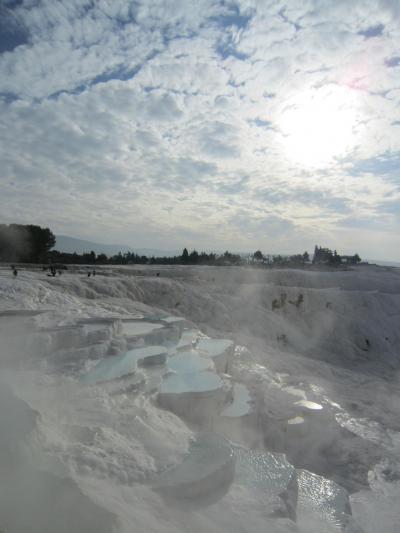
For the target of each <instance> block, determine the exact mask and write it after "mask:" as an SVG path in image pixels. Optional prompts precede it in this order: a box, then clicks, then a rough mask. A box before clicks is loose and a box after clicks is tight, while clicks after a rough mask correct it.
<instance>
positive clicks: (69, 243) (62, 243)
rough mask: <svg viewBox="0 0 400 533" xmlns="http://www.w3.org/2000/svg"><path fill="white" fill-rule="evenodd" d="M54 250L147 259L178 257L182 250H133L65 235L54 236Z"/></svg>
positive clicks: (123, 246) (123, 245)
mask: <svg viewBox="0 0 400 533" xmlns="http://www.w3.org/2000/svg"><path fill="white" fill-rule="evenodd" d="M54 249H55V250H58V251H59V252H66V253H69V254H73V253H74V252H76V253H77V254H83V253H89V252H91V251H92V250H93V252H95V253H96V254H101V253H104V254H106V255H108V256H111V255H116V254H117V253H118V252H121V253H123V254H124V253H125V252H135V254H139V255H146V256H148V257H151V256H153V255H154V256H156V257H164V256H165V257H171V256H173V255H180V254H181V253H182V250H180V251H177V250H157V249H153V248H133V247H132V246H128V245H127V244H102V243H100V242H91V241H85V240H83V239H76V238H75V237H68V236H67V235H56V244H55V246H54Z"/></svg>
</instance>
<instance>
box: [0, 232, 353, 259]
mask: <svg viewBox="0 0 400 533" xmlns="http://www.w3.org/2000/svg"><path fill="white" fill-rule="evenodd" d="M55 244H56V237H55V235H54V234H53V233H52V231H51V230H50V229H49V228H42V227H40V226H34V225H32V224H29V225H22V224H9V225H6V224H0V261H3V262H21V263H43V264H53V265H54V264H58V265H72V264H75V265H79V264H81V265H107V264H112V265H133V264H144V265H216V266H226V265H248V264H251V265H254V266H268V265H270V266H289V267H290V266H292V267H297V266H304V265H306V264H310V263H311V260H310V255H309V253H308V252H307V251H306V252H304V253H302V254H294V255H287V256H284V255H264V254H263V253H262V252H261V250H257V251H255V252H254V253H253V254H247V255H244V254H235V253H231V252H229V251H226V252H224V253H223V254H216V253H214V252H210V253H207V252H198V251H197V250H193V251H191V252H190V253H189V251H188V249H187V248H184V249H183V251H182V254H181V255H175V256H173V257H170V256H165V257H154V256H152V257H147V256H145V255H139V254H136V253H135V252H125V253H122V252H119V253H118V254H115V255H112V256H107V255H106V254H104V253H100V254H96V253H95V252H94V251H91V252H88V253H82V254H77V253H66V252H60V251H58V250H52V248H54V246H55ZM360 261H361V258H360V256H359V255H358V254H354V255H351V256H347V255H342V256H341V255H339V254H338V253H337V252H336V250H334V251H332V250H330V249H329V248H322V247H320V246H315V249H314V256H313V259H312V263H313V264H327V265H329V266H339V265H341V264H357V263H359V262H360Z"/></svg>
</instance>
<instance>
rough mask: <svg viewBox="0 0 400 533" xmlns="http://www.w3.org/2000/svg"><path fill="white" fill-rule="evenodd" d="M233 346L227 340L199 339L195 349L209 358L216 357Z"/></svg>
mask: <svg viewBox="0 0 400 533" xmlns="http://www.w3.org/2000/svg"><path fill="white" fill-rule="evenodd" d="M232 346H233V342H232V341H230V340H227V339H200V340H199V342H198V344H197V348H198V349H199V350H201V351H203V352H206V353H207V354H208V355H209V356H210V357H217V356H218V355H221V354H223V353H224V352H225V351H226V350H228V349H229V348H231V347H232Z"/></svg>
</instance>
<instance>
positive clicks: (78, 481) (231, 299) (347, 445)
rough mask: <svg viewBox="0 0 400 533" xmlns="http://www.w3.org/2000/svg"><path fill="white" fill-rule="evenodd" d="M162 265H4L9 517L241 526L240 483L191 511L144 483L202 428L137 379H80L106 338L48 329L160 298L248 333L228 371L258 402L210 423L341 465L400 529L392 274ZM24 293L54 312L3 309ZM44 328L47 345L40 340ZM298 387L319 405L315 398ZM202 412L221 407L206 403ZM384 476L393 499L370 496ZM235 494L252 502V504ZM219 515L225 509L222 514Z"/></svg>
mask: <svg viewBox="0 0 400 533" xmlns="http://www.w3.org/2000/svg"><path fill="white" fill-rule="evenodd" d="M20 242H21V243H22V242H23V237H22V238H21V241H20ZM157 271H158V272H159V271H161V276H160V277H156V276H155V270H154V271H153V270H152V269H151V268H149V269H147V270H146V271H145V272H143V271H141V272H142V273H146V274H147V275H145V276H132V275H125V273H126V269H120V270H118V269H115V270H114V273H113V274H112V275H108V276H107V277H106V276H101V273H100V275H98V276H96V278H95V279H88V278H87V276H85V275H83V274H82V275H81V274H80V273H79V271H77V272H75V273H74V274H65V275H64V276H62V277H61V278H55V279H49V278H47V277H46V276H45V275H41V274H38V273H32V274H30V273H27V274H26V279H24V280H20V279H17V280H14V279H12V277H11V273H10V272H9V271H5V270H4V271H3V272H1V273H0V289H1V291H2V296H3V299H2V301H1V304H2V308H3V313H0V372H1V375H2V376H3V379H2V380H1V381H0V530H3V531H4V532H5V533H13V532H20V531H22V532H23V531H30V532H33V533H36V532H37V533H39V532H40V533H54V532H55V531H57V532H61V533H64V531H65V532H67V531H68V532H69V533H70V532H71V531H85V532H88V533H92V532H93V533H95V532H96V533H98V532H99V533H103V532H104V533H106V532H107V533H110V532H111V531H113V528H115V529H116V530H117V531H123V532H124V533H125V531H130V530H131V529H132V523H133V522H132V520H137V521H138V523H139V524H140V526H138V528H139V530H141V529H143V530H144V529H146V528H147V529H148V528H150V529H151V528H153V529H157V530H160V531H161V530H163V531H168V530H169V529H168V528H169V526H168V524H171V523H172V524H174V531H176V530H182V531H183V530H185V528H186V529H187V528H188V524H190V529H191V531H194V532H200V531H204V530H205V529H207V528H208V529H209V530H210V531H215V532H217V531H218V532H220V531H221V528H222V526H221V524H222V523H224V524H225V526H226V528H229V530H231V531H233V532H235V531H237V530H238V529H239V528H240V527H242V526H243V527H245V525H244V524H241V525H240V524H239V523H238V524H236V523H235V520H233V519H232V518H230V517H229V514H228V513H224V512H223V510H227V509H228V507H229V506H232V505H235V502H236V504H238V501H239V500H238V501H236V500H235V498H237V493H235V490H236V491H237V490H238V489H237V487H236V488H235V487H234V489H233V491H232V493H229V492H228V493H227V494H226V495H225V497H224V498H222V499H221V500H216V501H214V502H213V504H214V505H212V506H210V507H207V506H205V505H204V506H201V505H200V504H199V502H197V503H198V508H197V509H196V513H193V514H192V515H190V518H188V517H187V514H185V511H184V510H182V508H178V507H174V506H173V505H172V504H171V505H167V504H166V503H165V502H163V501H162V500H160V498H159V497H158V496H157V495H155V494H153V493H151V492H149V491H150V489H148V487H146V484H143V481H146V480H148V479H149V477H151V476H156V475H157V474H158V473H159V472H161V471H163V470H166V469H168V468H170V467H171V465H176V464H179V462H180V461H181V460H182V457H184V454H185V452H186V451H187V449H188V448H189V444H188V443H189V440H190V437H191V436H192V431H191V430H190V429H189V428H188V427H187V426H186V425H185V423H184V422H183V421H182V420H180V419H179V418H178V417H176V416H175V415H174V414H172V413H170V412H168V411H163V410H160V409H159V408H158V406H157V405H156V404H155V402H154V400H153V398H152V397H150V396H146V395H141V394H137V393H136V392H135V391H133V389H130V388H129V386H128V385H127V386H126V387H125V388H123V390H122V392H121V390H118V388H117V387H114V386H113V385H112V384H104V385H102V386H97V387H85V388H84V387H82V386H81V385H80V384H79V382H78V381H77V379H76V378H77V370H76V369H78V371H82V366H80V367H79V366H78V363H79V362H80V361H81V359H82V361H81V362H82V364H83V365H90V364H93V362H92V361H90V360H89V357H94V358H95V359H96V358H99V357H103V356H104V354H105V353H106V350H104V351H102V350H103V348H101V349H100V348H99V349H98V351H97V352H96V353H94V352H91V353H92V355H90V352H89V351H87V352H85V350H84V349H82V347H81V346H77V347H74V345H73V342H72V338H73V331H72V330H68V329H65V330H63V331H64V335H65V337H62V336H60V337H59V339H60V338H65V339H66V344H65V345H61V344H60V343H59V342H58V344H57V343H54V344H53V345H52V344H51V342H50V341H51V333H49V332H48V331H47V332H44V331H43V329H44V328H45V327H46V329H49V326H50V330H51V327H53V328H55V327H56V326H59V325H60V324H62V327H65V326H71V325H72V326H73V325H74V324H76V322H77V320H78V319H79V318H82V316H103V317H104V316H116V315H119V314H120V315H122V316H126V315H128V314H129V313H137V314H138V313H140V312H144V313H147V314H152V313H153V314H156V311H157V312H160V310H164V311H167V312H168V313H170V314H177V313H178V312H179V314H180V315H182V316H184V317H185V318H187V319H188V320H190V321H191V322H192V323H193V327H194V324H197V325H199V326H200V328H201V329H202V331H203V332H206V333H208V334H210V335H212V336H214V337H220V338H221V337H225V338H227V339H232V340H234V341H235V343H236V344H237V345H238V346H239V347H237V349H236V350H235V352H234V354H232V356H231V362H232V364H231V366H230V367H229V369H227V370H228V373H229V374H230V376H231V378H227V377H224V378H223V379H232V380H233V381H234V382H239V383H240V384H242V385H243V386H244V387H246V388H247V390H248V391H249V394H250V397H251V405H252V411H251V414H250V415H249V416H248V417H245V418H244V419H243V420H238V419H234V417H233V418H232V420H228V421H226V420H225V422H224V424H222V423H221V424H220V425H218V424H216V425H215V426H214V428H212V429H214V431H218V432H221V433H223V434H224V435H225V436H226V437H228V439H231V440H233V441H235V442H237V443H239V444H241V445H242V446H244V447H246V448H249V449H251V448H256V449H258V450H263V449H267V450H271V451H273V452H278V453H281V452H284V453H286V454H287V456H288V458H289V460H290V462H291V463H292V464H294V466H295V467H297V468H305V469H306V470H310V471H312V472H313V473H314V474H315V475H317V474H318V475H323V476H325V477H326V478H330V479H333V480H334V481H336V482H337V483H339V485H342V486H344V487H346V488H347V489H348V490H349V491H350V492H351V493H353V494H352V496H351V500H352V502H355V506H354V509H356V510H358V511H357V512H360V511H359V510H360V509H362V510H364V511H365V512H368V511H367V510H366V508H367V507H368V508H371V509H374V510H375V511H376V513H377V515H379V513H380V509H382V508H383V507H384V508H385V509H386V515H385V516H386V518H385V517H382V518H381V524H383V525H384V528H386V529H385V531H386V532H388V533H389V532H390V533H392V532H393V533H394V532H395V531H396V530H395V529H393V528H394V526H393V527H392V522H393V523H394V514H395V512H392V513H390V510H389V511H388V510H387V507H385V506H387V505H389V503H388V502H389V501H390V502H394V501H396V498H397V492H396V490H397V489H396V475H397V472H398V470H396V468H397V466H396V465H398V463H399V461H400V453H399V451H398V450H396V449H395V447H394V444H393V443H394V442H395V441H396V439H398V438H399V437H398V431H399V429H400V428H399V427H398V422H397V421H398V419H399V415H400V413H399V402H398V389H396V387H397V386H398V355H397V354H398V347H399V344H400V338H399V333H398V332H397V329H396V321H397V318H396V317H397V314H398V313H399V312H400V308H399V301H398V294H400V281H399V279H398V277H397V276H395V275H390V273H387V272H385V273H383V272H382V271H377V272H372V271H366V272H363V271H362V270H359V271H357V272H354V273H352V272H346V273H320V272H313V273H311V272H300V271H282V270H280V271H268V272H265V271H261V270H246V269H240V268H219V269H218V268H204V269H201V268H193V269H191V268H187V269H184V268H179V267H177V268H165V269H160V267H159V266H158V267H157ZM106 272H107V273H109V270H107V271H106ZM130 274H131V272H130ZM38 276H42V277H40V279H38ZM27 280H28V281H27ZM393 293H395V295H394V294H393ZM282 294H285V296H284V297H282ZM300 295H301V296H302V298H300ZM274 300H278V302H279V306H278V307H276V306H275V307H274V306H273V301H274ZM6 302H7V303H6ZM327 303H329V304H330V305H329V306H327V305H326V304H327ZM177 304H179V305H177ZM28 306H30V307H32V306H42V307H43V308H44V309H49V308H53V309H54V312H53V314H52V313H47V314H45V315H43V316H42V315H38V316H24V315H23V313H19V314H18V313H17V312H15V313H10V312H7V309H8V308H11V307H14V308H15V309H23V308H25V309H26V308H27V307H28ZM38 330H39V333H38V334H37V332H38ZM83 331H86V330H85V329H84V328H83ZM87 331H89V329H88V330H87ZM35 332H36V333H35ZM65 332H66V333H65ZM80 334H81V333H80ZM46 335H47V336H48V337H49V338H50V341H49V343H47V344H46V343H45V342H43V343H42V344H41V343H40V342H38V339H39V338H42V339H44V338H45V337H46ZM91 335H92V338H95V333H93V332H92V333H91ZM282 335H284V336H285V337H282ZM46 338H47V337H46ZM366 338H367V339H368V341H369V343H366V342H365V339H366ZM33 339H36V341H35V342H33ZM99 339H100V340H101V337H99ZM284 339H286V340H284ZM100 340H99V342H98V344H101V342H104V346H107V347H111V346H112V347H113V349H117V348H118V346H117V344H118V343H117V342H114V344H112V342H111V341H110V344H106V343H107V342H108V341H105V340H104V339H103V340H101V342H100ZM114 340H115V339H114ZM67 341H68V346H67ZM52 346H53V347H54V350H56V349H57V353H52ZM97 348H98V347H97ZM85 354H86V355H85ZM93 354H94V355H93ZM84 357H86V358H87V359H86V360H83V358H84ZM67 363H68V365H69V366H66V365H67ZM63 365H65V366H63ZM74 365H76V366H74ZM71 369H72V371H71ZM74 369H75V370H74ZM74 372H75V373H74ZM222 374H223V372H221V376H222ZM371 390H373V391H374V396H373V398H372V399H373V400H374V401H373V402H372V401H371V400H372V399H371ZM300 400H304V401H311V402H314V403H315V404H319V405H320V406H322V407H323V408H322V409H321V410H319V411H316V412H312V411H310V409H309V408H308V407H307V405H306V403H303V404H301V402H300ZM296 402H297V404H299V402H300V405H296ZM307 409H308V410H307ZM301 410H302V411H301ZM205 418H206V419H208V420H217V418H216V416H215V413H214V412H213V408H212V406H211V407H210V409H209V413H206V417H205ZM296 418H303V424H302V425H301V424H299V425H296V423H295V422H293V423H292V424H289V425H288V423H287V421H288V420H292V421H293V420H294V421H295V420H296ZM297 422H298V420H297ZM193 429H210V427H209V425H208V424H205V426H204V427H200V428H193ZM399 442H400V441H399ZM386 456H390V457H391V458H392V462H391V463H390V467H387V468H386V467H385V468H382V469H381V470H380V471H379V472H378V471H376V472H377V473H376V479H378V482H377V483H378V484H377V487H376V491H377V492H376V493H375V492H371V491H370V488H369V482H368V475H369V471H370V470H371V469H373V468H374V466H375V465H376V464H380V463H381V462H382V461H384V460H385V458H386ZM382 472H383V473H382ZM385 472H389V474H387V473H386V474H385ZM385 476H386V477H385ZM369 479H371V475H369ZM391 479H393V481H391ZM382 487H384V491H383V492H384V493H385V494H389V493H390V498H389V497H388V499H387V500H384V504H382V502H381V501H380V500H379V498H378V497H377V496H376V494H377V493H378V492H379V491H381V489H382ZM389 488H390V490H389ZM395 489H396V490H395ZM390 491H392V492H390ZM239 492H240V491H239ZM246 494H247V493H246ZM249 494H250V493H249ZM242 495H243V493H242ZM225 498H227V499H225ZM132 502H135V503H134V505H133V504H132ZM248 503H249V506H251V505H252V506H253V507H254V513H255V515H256V516H252V517H249V518H248V520H249V525H248V529H249V531H252V529H251V527H252V524H253V525H254V531H256V530H257V531H258V530H259V529H257V527H258V522H257V520H259V519H260V518H259V515H258V514H257V513H258V510H257V509H258V507H257V505H256V503H255V502H254V501H252V502H248ZM241 505H243V509H244V511H245V514H246V513H247V510H248V508H247V507H246V506H245V504H243V503H241ZM393 505H394V504H393ZM382 506H383V507H382ZM394 507H395V505H394ZM249 508H250V507H249ZM254 513H253V514H254ZM116 514H117V515H118V519H117V518H116V516H115V515H116ZM248 514H250V513H248ZM153 515H154V516H156V517H157V518H154V516H153ZM221 515H224V517H225V522H219V520H220V519H221ZM260 516H261V515H260ZM313 516H314V515H313ZM379 516H382V514H380V515H379ZM355 518H357V521H358V517H357V516H356V517H355ZM252 520H253V522H251V521H252ZM260 520H261V519H260ZM285 520H287V518H285V519H281V520H276V521H275V522H273V523H274V526H273V527H274V529H273V531H274V533H276V532H278V531H281V532H287V531H288V530H289V529H288V528H289V522H288V521H286V522H285ZM346 520H348V521H349V523H348V526H346V527H348V529H347V531H348V532H350V531H357V526H356V525H355V524H351V519H350V518H348V517H346ZM306 522H307V525H306ZM364 523H365V525H364V527H365V533H372V529H368V528H369V526H368V521H364ZM260 524H261V522H260ZM343 524H344V522H343ZM343 524H342V526H343V527H345V526H344V525H343ZM342 526H341V527H342ZM271 527H272V526H271ZM290 527H292V526H290ZM298 527H299V531H302V532H304V531H307V533H314V532H315V533H321V531H322V527H325V526H322V525H321V523H320V524H318V521H317V520H316V518H315V516H314V517H312V516H311V515H310V516H309V517H308V518H307V519H306V517H305V515H304V514H303V515H301V513H300V514H299V516H298ZM160 528H161V529H160ZM163 528H164V529H163ZM210 528H211V529H210ZM235 528H237V529H235ZM351 528H353V529H351ZM327 531H328V529H327Z"/></svg>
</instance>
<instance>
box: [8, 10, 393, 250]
mask: <svg viewBox="0 0 400 533" xmlns="http://www.w3.org/2000/svg"><path fill="white" fill-rule="evenodd" d="M2 13H3V14H4V13H5V14H6V16H5V17H3V19H2V20H3V22H2V24H3V29H4V28H5V29H6V31H5V32H4V31H3V32H2V41H0V47H2V48H0V112H1V115H2V129H1V130H0V136H1V139H0V140H1V144H0V157H1V160H2V163H3V164H2V169H1V176H0V179H1V183H2V195H1V198H0V209H1V212H2V214H3V218H4V222H12V221H16V222H26V223H41V224H43V225H46V226H50V227H52V229H54V231H56V232H59V233H63V234H65V233H68V232H71V233H72V234H74V235H79V236H81V237H84V238H89V239H92V240H100V241H101V240H102V239H106V240H107V241H109V242H110V241H112V240H116V241H118V242H121V241H122V240H123V241H125V242H128V243H129V242H132V239H133V235H134V236H135V244H136V245H139V244H140V245H147V244H148V243H149V242H150V241H151V242H152V243H153V245H154V247H156V246H159V247H162V248H165V247H166V243H170V246H171V248H180V247H181V246H184V245H185V239H192V240H193V241H195V240H196V239H197V240H198V243H193V246H196V247H197V248H200V247H201V245H203V246H205V247H207V248H214V249H215V248H218V249H224V248H227V247H231V248H235V249H236V250H239V249H240V250H244V249H246V248H247V247H248V248H250V249H253V248H255V249H256V248H261V249H263V250H265V252H267V251H268V250H267V249H265V247H266V246H268V247H272V248H273V249H274V250H275V251H280V247H281V251H283V249H285V250H286V251H289V252H290V251H293V252H295V251H297V248H298V246H299V243H300V242H301V243H303V242H304V245H303V244H302V246H301V248H304V247H305V246H306V245H308V243H309V242H310V243H311V245H313V244H315V242H319V241H317V240H316V241H315V242H313V241H314V240H315V239H321V240H322V239H324V235H326V236H328V237H329V239H332V240H334V239H335V235H336V234H337V235H340V240H341V242H343V243H344V244H345V245H346V246H347V245H348V246H349V247H350V246H351V245H352V243H353V242H356V240H355V237H354V235H355V234H356V233H357V232H358V231H360V232H361V231H364V230H365V231H367V228H368V231H372V229H371V227H373V228H374V231H375V232H377V234H379V233H380V234H381V235H382V236H383V233H385V239H386V240H387V241H388V242H389V241H390V236H392V238H393V242H397V241H396V238H397V237H396V232H398V227H397V228H396V224H398V218H396V217H395V211H396V206H397V201H398V198H397V196H395V195H396V193H397V191H398V183H399V176H398V173H397V172H398V171H397V169H398V168H399V167H398V163H399V161H398V159H399V155H398V154H399V153H400V130H399V128H398V126H397V123H398V122H400V114H399V104H400V91H399V89H398V79H397V78H398V72H397V70H398V68H397V67H398V47H397V43H398V39H399V37H400V35H399V30H398V19H397V18H396V17H398V15H399V10H398V2H394V1H390V0H354V2H353V3H352V9H351V10H349V9H348V2H346V1H344V0H339V1H338V0H335V1H334V0H326V1H324V2H320V1H317V0H303V1H301V2H286V1H284V0H266V1H265V2H256V1H253V0H240V1H233V2H229V3H226V2H223V1H222V0H221V1H217V0H199V1H197V2H195V3H193V2H184V1H177V2H174V3H171V2H167V1H166V0H151V1H148V0H146V1H144V0H143V1H135V2H134V1H126V0H115V1H113V2H104V3H103V2H91V1H89V0H71V1H70V2H61V1H55V0H41V1H40V2H31V1H21V2H14V1H7V2H5V3H3V7H2ZM4 21H6V22H4ZM6 23H7V25H6V26H4V24H6ZM1 52H2V53H1ZM318 99H319V100H320V101H323V102H324V106H325V109H324V107H322V108H321V109H322V110H323V111H324V112H325V111H326V109H327V108H328V107H329V106H331V108H330V109H328V112H327V113H326V117H327V118H326V120H325V123H326V125H322V126H320V127H321V132H316V134H315V135H314V136H313V139H316V141H315V140H314V142H316V146H315V152H316V153H318V151H320V152H321V151H323V147H321V146H318V139H326V140H327V141H326V142H328V141H329V139H335V136H334V135H332V131H330V129H329V127H331V128H332V127H333V126H332V124H333V123H334V121H333V119H332V117H334V116H336V115H337V114H338V113H339V114H340V113H342V114H343V113H348V112H349V113H350V119H351V120H350V119H349V129H350V133H351V142H349V143H348V144H346V146H345V148H344V149H343V151H342V152H341V153H334V154H333V156H332V157H330V158H329V160H325V161H322V163H320V162H319V163H318V165H314V166H311V167H310V166H308V165H307V164H305V163H304V160H303V161H301V160H300V161H299V159H296V158H294V157H293V150H292V151H291V149H289V148H288V137H289V136H290V131H289V133H288V131H286V130H285V128H284V125H283V117H284V115H285V114H287V113H288V112H289V111H290V110H296V109H297V110H299V109H300V111H301V108H302V106H304V102H308V104H307V105H309V107H308V108H307V109H308V110H309V111H308V113H309V114H308V117H305V118H304V116H303V119H302V121H303V122H300V123H297V124H296V123H295V124H293V123H292V124H291V129H292V131H293V129H296V131H297V134H298V138H299V142H300V143H301V142H303V140H304V141H306V139H305V137H306V136H307V131H309V130H307V128H306V127H305V126H306V123H307V122H308V121H309V119H311V118H312V113H313V107H312V102H315V101H318ZM300 116H302V115H301V113H300ZM340 116H342V115H340ZM348 116H349V115H346V117H348ZM316 123H317V124H318V122H316ZM322 130H323V131H322ZM337 135H338V136H340V135H341V133H340V132H339V133H338V134H337ZM304 146H306V145H304ZM325 148H326V147H325ZM302 151H304V150H303V149H301V148H300V149H299V150H297V152H300V154H301V152H302ZM380 210H382V213H383V216H384V218H385V223H384V224H381V223H380V222H379V216H378V214H379V212H380ZM346 220H348V221H351V220H358V221H359V223H357V224H353V225H351V224H350V223H346V222H345V221H346ZM368 220H369V222H367V221H368ZM362 228H364V230H362ZM335 232H336V233H335ZM378 240H379V239H378V238H377V239H376V242H378ZM338 242H339V239H338ZM321 243H322V241H321ZM346 243H348V244H346ZM264 245H265V246H264ZM337 247H338V249H339V246H337ZM389 248H390V247H389V246H388V247H387V249H389ZM359 253H362V250H359ZM374 255H375V256H376V257H378V256H379V254H378V253H376V254H374Z"/></svg>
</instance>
